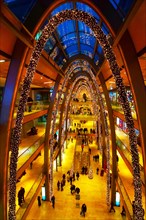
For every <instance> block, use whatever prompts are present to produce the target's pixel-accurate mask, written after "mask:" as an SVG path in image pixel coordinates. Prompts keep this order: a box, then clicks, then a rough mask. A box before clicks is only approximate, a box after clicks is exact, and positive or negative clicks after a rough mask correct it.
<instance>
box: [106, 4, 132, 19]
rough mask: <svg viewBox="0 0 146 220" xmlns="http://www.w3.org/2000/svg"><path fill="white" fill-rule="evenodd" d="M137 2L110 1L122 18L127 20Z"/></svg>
mask: <svg viewBox="0 0 146 220" xmlns="http://www.w3.org/2000/svg"><path fill="white" fill-rule="evenodd" d="M135 1H136V0H128V1H125V0H109V2H110V3H111V4H112V6H113V7H114V8H115V10H117V11H118V13H119V15H120V16H121V17H122V18H125V17H126V15H127V14H128V12H129V11H130V9H131V7H132V5H133V3H134V2H135Z"/></svg>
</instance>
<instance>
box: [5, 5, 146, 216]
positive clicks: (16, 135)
mask: <svg viewBox="0 0 146 220" xmlns="http://www.w3.org/2000/svg"><path fill="white" fill-rule="evenodd" d="M66 20H78V21H82V22H84V23H85V24H86V25H88V26H89V27H90V28H91V30H92V31H93V32H94V35H95V37H96V39H97V40H98V42H99V43H100V44H101V46H102V48H103V52H104V55H105V57H106V59H107V60H108V62H109V65H110V68H111V71H112V74H113V76H114V77H115V82H116V85H117V90H118V94H119V97H120V100H121V103H122V107H123V111H124V115H125V119H126V124H127V128H128V132H129V140H130V148H131V155H132V167H133V176H134V181H133V182H134V201H135V220H143V209H142V189H141V188H142V186H141V179H140V166H139V156H138V150H137V138H136V134H135V129H134V122H133V119H132V114H131V109H130V106H129V102H128V99H127V95H126V90H125V86H124V84H123V81H122V78H121V76H120V68H119V67H118V65H117V62H116V58H115V55H114V53H113V51H112V48H111V45H110V44H109V41H108V39H107V38H106V35H105V34H104V33H103V31H102V30H101V27H100V25H98V24H97V23H96V20H95V19H94V17H92V16H90V15H89V14H87V13H86V12H83V11H79V10H77V9H74V10H66V11H62V12H60V13H58V14H57V15H55V16H54V17H52V18H51V19H50V20H49V22H48V24H47V25H46V26H45V27H44V29H43V31H42V35H41V36H40V38H39V40H38V42H37V43H36V46H35V48H34V50H33V53H32V56H31V59H30V63H29V65H28V69H27V73H26V77H25V79H24V82H23V85H22V92H21V97H20V101H19V106H18V112H17V116H16V124H15V128H14V131H13V134H12V139H11V156H10V180H9V213H8V215H9V220H14V219H16V215H15V195H16V172H17V160H18V147H19V143H20V136H21V128H22V120H23V114H24V110H25V105H26V102H27V97H28V92H29V89H30V84H31V82H32V78H33V75H34V73H35V71H36V66H37V64H38V61H39V58H40V55H41V52H42V50H43V48H44V45H45V43H46V42H47V40H48V38H49V37H50V36H51V34H52V32H53V31H54V30H55V29H56V27H57V25H59V24H60V23H62V22H63V21H66ZM93 81H94V79H93ZM96 84H97V83H96ZM94 86H96V88H97V85H95V84H94ZM99 101H100V102H101V103H102V99H101V97H100V96H99ZM102 107H104V106H102ZM103 114H105V112H103ZM104 118H106V117H104ZM104 123H105V129H106V128H108V126H107V124H106V123H107V122H106V120H105V122H104ZM53 126H54V125H53ZM53 128H54V127H53ZM53 128H52V130H53ZM53 135H54V134H53ZM106 136H107V137H108V139H109V134H108V129H106ZM50 148H51V149H50V151H51V152H52V144H51V146H50ZM107 149H108V151H107V163H108V164H107V170H108V174H107V175H109V167H110V164H109V163H110V160H109V143H107ZM51 155H52V153H51ZM50 163H51V164H50V165H51V169H52V170H53V166H52V160H51V161H50ZM51 175H52V171H51ZM51 178H53V177H51ZM108 179H109V178H108ZM107 185H110V184H107ZM50 190H51V192H50V193H52V190H53V189H52V187H51V189H50Z"/></svg>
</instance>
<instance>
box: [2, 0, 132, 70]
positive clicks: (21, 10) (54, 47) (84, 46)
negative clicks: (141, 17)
mask: <svg viewBox="0 0 146 220" xmlns="http://www.w3.org/2000/svg"><path fill="white" fill-rule="evenodd" d="M4 2H5V4H7V6H8V7H9V8H10V10H12V12H13V13H14V14H15V15H16V16H17V17H18V19H19V20H20V21H21V22H23V23H24V22H25V20H26V19H27V16H28V15H29V13H30V12H31V10H32V8H33V7H34V5H35V4H36V3H37V1H36V0H29V1H28V0H21V1H20V0H4ZM109 2H110V3H111V4H112V5H113V7H114V8H115V10H117V11H118V13H119V15H120V16H123V17H122V18H125V16H126V15H127V13H128V12H129V10H130V8H131V5H132V3H133V2H134V0H129V1H124V0H109ZM75 8H76V9H78V10H82V11H85V12H87V13H89V14H90V15H92V16H93V17H94V18H95V19H96V21H97V23H99V24H100V27H101V29H102V30H103V32H104V33H105V34H106V35H107V34H109V30H108V28H107V26H106V25H105V24H104V23H103V21H102V20H101V18H100V17H99V15H98V14H97V13H96V12H95V11H94V10H93V9H92V8H90V7H89V6H88V5H86V4H84V3H80V2H76V3H75V2H68V3H65V4H62V5H60V6H59V7H57V8H56V9H54V10H53V11H52V13H51V15H50V16H49V18H51V17H52V16H54V15H56V14H57V13H59V12H60V11H62V10H66V9H75ZM49 18H48V19H49ZM47 22H48V20H47V21H46V22H45V23H44V24H43V25H42V27H41V29H40V30H39V32H38V33H37V35H36V36H35V39H36V40H38V39H39V37H40V35H41V30H42V29H43V27H44V26H45V25H46V23H47ZM44 49H45V51H46V52H47V53H48V55H49V56H50V57H51V58H52V59H53V60H54V61H55V62H56V63H57V64H58V65H59V66H60V68H62V67H63V65H64V64H65V63H66V62H67V61H68V60H69V58H71V57H72V56H74V55H79V54H84V55H86V56H88V57H90V58H91V59H92V60H93V61H94V63H95V64H96V65H99V64H100V63H102V61H103V58H104V56H103V51H102V48H101V46H100V45H99V43H98V42H97V40H96V38H95V37H94V34H93V32H92V30H91V29H90V28H89V27H88V26H87V25H86V24H84V23H83V22H81V21H73V20H68V21H65V22H63V23H61V24H60V25H59V26H58V27H57V28H56V30H55V32H54V33H52V36H51V37H50V38H49V39H48V41H47V43H46V45H45V48H44Z"/></svg>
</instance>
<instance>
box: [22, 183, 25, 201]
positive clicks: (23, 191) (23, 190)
mask: <svg viewBox="0 0 146 220" xmlns="http://www.w3.org/2000/svg"><path fill="white" fill-rule="evenodd" d="M21 193H22V202H25V200H24V194H25V189H24V188H23V187H21Z"/></svg>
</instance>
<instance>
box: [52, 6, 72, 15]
mask: <svg viewBox="0 0 146 220" xmlns="http://www.w3.org/2000/svg"><path fill="white" fill-rule="evenodd" d="M67 9H73V3H65V4H63V5H60V6H59V7H57V8H56V9H54V11H52V13H51V15H52V16H54V15H56V14H57V13H59V12H61V11H63V10H67Z"/></svg>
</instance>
